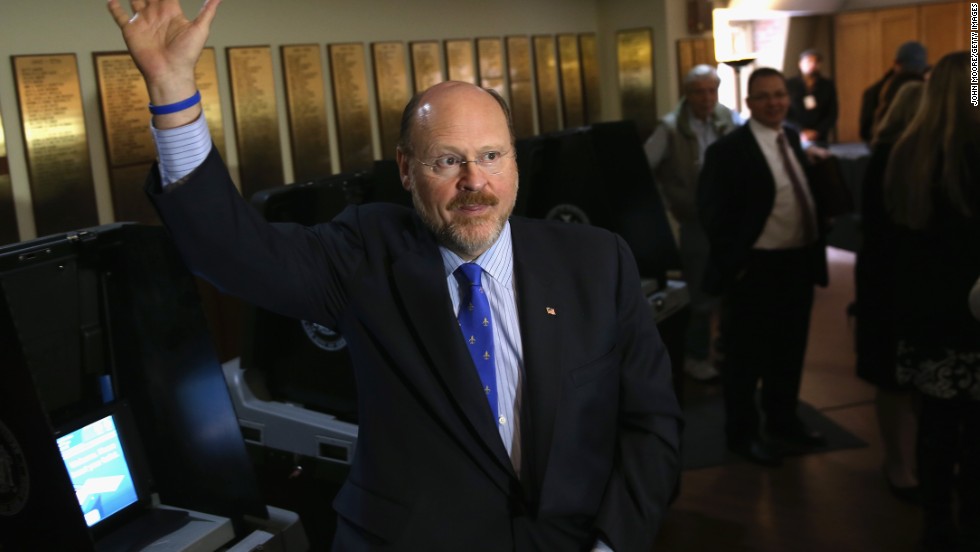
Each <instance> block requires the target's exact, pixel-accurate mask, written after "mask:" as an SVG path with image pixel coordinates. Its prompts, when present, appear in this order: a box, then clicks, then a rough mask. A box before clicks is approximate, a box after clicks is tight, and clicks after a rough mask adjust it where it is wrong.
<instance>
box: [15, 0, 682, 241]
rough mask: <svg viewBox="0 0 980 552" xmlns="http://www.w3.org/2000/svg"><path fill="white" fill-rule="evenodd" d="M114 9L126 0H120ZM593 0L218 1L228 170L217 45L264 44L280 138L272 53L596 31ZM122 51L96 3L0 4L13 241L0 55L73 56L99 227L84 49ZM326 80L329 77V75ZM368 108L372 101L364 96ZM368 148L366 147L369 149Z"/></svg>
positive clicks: (22, 171)
mask: <svg viewBox="0 0 980 552" xmlns="http://www.w3.org/2000/svg"><path fill="white" fill-rule="evenodd" d="M663 1H664V0H655V1H654V2H645V4H661V3H662V2H663ZM672 1H677V2H680V1H681V0H672ZM124 4H128V2H125V1H124ZM600 4H602V2H599V1H597V0H498V1H497V2H494V3H491V4H488V3H486V2H474V1H459V2H454V3H452V4H447V3H446V2H444V1H437V0H414V1H413V2H411V3H406V2H395V1H393V0H362V1H353V0H352V1H338V0H319V1H311V0H275V1H272V0H225V2H224V3H223V4H222V5H221V7H220V8H219V10H218V17H217V19H216V20H215V23H214V26H213V29H212V34H211V38H210V40H209V43H208V45H209V46H213V47H215V49H216V53H217V54H218V55H217V61H218V76H219V83H220V88H221V94H222V109H223V116H224V126H225V133H226V143H227V144H228V150H229V152H228V153H229V155H228V157H229V159H228V161H229V164H230V165H231V166H232V168H233V170H234V169H235V167H236V165H237V161H238V160H237V156H236V154H235V152H234V149H235V148H234V147H233V144H234V143H235V142H234V128H233V127H234V125H233V122H232V116H231V100H230V91H229V84H228V79H227V67H226V63H225V56H224V49H225V48H226V47H228V46H242V45H258V44H261V45H270V46H272V48H273V54H274V55H273V62H274V74H275V76H276V86H277V97H278V102H279V118H280V125H281V129H280V134H281V136H282V137H286V136H288V132H287V128H286V124H287V123H286V117H285V113H286V111H285V104H284V96H285V94H284V92H283V88H282V79H281V69H280V67H279V63H280V62H279V57H278V47H279V46H280V45H282V44H300V43H319V44H328V43H334V42H363V43H365V44H369V43H370V42H374V41H382V40H402V41H406V42H407V41H412V40H431V39H440V40H441V39H446V38H476V37H481V36H506V35H533V34H557V33H581V32H595V33H600V26H599V15H598V12H599V7H598V6H599V5H600ZM637 4H640V3H639V2H638V3H637ZM183 5H184V7H185V9H186V10H187V11H188V13H191V12H195V11H196V10H197V6H198V5H199V4H198V3H197V2H192V1H188V0H184V2H183ZM409 6H410V8H409ZM447 8H448V9H447ZM613 15H615V13H613ZM653 17H655V12H654V13H649V14H646V15H644V18H645V19H646V22H640V21H638V20H636V19H630V18H628V17H627V18H624V19H626V20H627V21H628V23H629V25H628V26H629V27H635V26H642V25H647V26H652V25H653V22H652V18H653ZM605 29H606V27H603V29H602V31H601V32H606V31H605ZM598 38H599V41H600V51H601V55H602V56H603V57H602V59H600V62H599V63H600V66H601V68H602V69H601V70H602V75H603V81H604V83H603V90H602V95H603V104H604V113H603V117H604V118H605V119H610V118H614V117H616V115H617V114H618V113H616V112H611V111H609V110H608V109H605V108H607V107H608V106H609V105H615V101H614V100H615V95H616V94H617V92H616V89H615V67H614V64H615V58H614V57H612V58H609V57H608V54H609V53H610V52H612V55H613V56H614V55H615V52H614V51H613V50H610V49H609V48H608V47H607V45H606V43H607V41H606V40H605V37H604V36H602V35H598ZM122 48H123V42H122V38H121V36H120V34H119V31H118V29H117V28H116V26H115V24H114V23H113V22H112V20H111V18H110V17H109V15H108V12H107V11H106V9H105V5H104V1H87V0H86V1H83V0H47V1H45V2H34V1H30V0H4V1H3V5H2V7H0V58H3V61H2V64H0V113H2V117H3V125H4V131H5V135H6V140H7V155H8V160H9V163H10V173H11V179H12V182H13V194H14V200H15V203H16V209H17V217H18V224H19V227H20V233H21V237H22V238H24V239H27V238H30V237H33V236H34V235H35V232H34V221H33V213H32V212H31V203H30V201H31V200H30V187H29V184H28V177H27V167H26V161H25V152H24V144H23V137H22V132H21V130H20V113H19V109H18V105H17V95H16V91H15V84H14V80H13V72H12V69H11V65H10V56H13V55H24V54H60V53H74V54H76V56H77V60H78V69H79V78H80V81H81V87H82V100H83V105H84V111H85V116H86V130H87V133H88V141H89V149H90V155H91V160H92V167H93V176H94V179H95V186H96V199H97V204H98V209H99V221H100V223H107V222H112V212H111V211H112V206H111V199H110V192H109V184H108V171H107V166H106V155H105V148H104V145H103V133H102V130H101V121H100V111H99V107H98V92H97V84H96V81H95V74H94V66H93V62H92V53H93V52H102V51H113V50H120V49H122ZM658 63H659V60H658ZM324 73H325V75H329V72H328V71H327V67H326V55H324ZM610 75H612V76H613V78H612V79H611V82H612V87H610V78H609V76H610ZM327 78H328V80H329V77H327ZM369 88H370V87H369ZM372 92H373V91H372ZM328 94H329V87H328ZM327 100H328V106H329V105H332V103H331V102H332V98H330V97H329V96H328V98H327ZM371 105H372V106H373V105H374V98H373V97H372V98H371ZM328 111H329V110H328ZM329 117H330V127H331V142H332V146H333V147H334V148H335V149H336V144H337V140H336V136H335V135H334V134H333V133H334V129H333V116H332V113H331V114H330V115H329ZM286 142H288V140H287V139H285V138H283V144H282V147H283V162H284V165H285V171H286V180H287V181H290V179H291V177H292V165H291V161H290V157H289V154H288V151H287V150H286V148H288V144H287V143H286ZM378 147H379V146H377V145H376V149H378ZM333 153H334V158H337V152H336V151H334V152H333Z"/></svg>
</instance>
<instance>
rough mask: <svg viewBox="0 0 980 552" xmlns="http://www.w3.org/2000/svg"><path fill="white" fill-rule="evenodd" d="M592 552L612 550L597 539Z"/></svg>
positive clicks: (608, 551) (611, 551)
mask: <svg viewBox="0 0 980 552" xmlns="http://www.w3.org/2000/svg"><path fill="white" fill-rule="evenodd" d="M592 552H613V549H612V548H610V547H609V545H608V544H606V543H604V542H603V541H602V540H601V539H599V540H596V541H595V546H593V547H592Z"/></svg>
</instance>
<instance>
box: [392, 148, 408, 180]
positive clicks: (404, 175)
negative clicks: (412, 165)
mask: <svg viewBox="0 0 980 552" xmlns="http://www.w3.org/2000/svg"><path fill="white" fill-rule="evenodd" d="M395 162H396V163H398V178H399V179H400V180H401V181H402V188H405V189H406V190H409V191H411V189H412V179H411V177H410V176H409V174H408V169H409V167H408V162H409V156H408V155H407V154H406V153H405V152H403V151H402V149H401V148H397V149H395Z"/></svg>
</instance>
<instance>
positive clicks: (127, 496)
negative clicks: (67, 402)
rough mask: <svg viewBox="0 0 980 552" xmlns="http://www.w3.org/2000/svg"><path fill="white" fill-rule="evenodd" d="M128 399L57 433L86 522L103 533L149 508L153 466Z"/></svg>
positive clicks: (96, 530) (103, 408) (102, 409)
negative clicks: (145, 454) (141, 443)
mask: <svg viewBox="0 0 980 552" xmlns="http://www.w3.org/2000/svg"><path fill="white" fill-rule="evenodd" d="M135 430H136V426H135V425H134V424H133V420H132V414H131V413H130V411H129V408H128V405H127V404H126V403H125V402H122V401H120V402H115V403H110V404H107V405H104V406H102V407H100V408H98V409H97V410H95V411H93V412H90V413H89V414H88V415H87V416H85V417H84V418H82V419H78V420H75V421H74V422H72V423H70V424H67V425H65V426H63V427H61V428H59V430H58V431H57V433H56V442H57V445H58V451H59V452H60V453H61V459H62V460H63V461H64V463H65V470H66V471H67V472H68V476H69V478H70V479H71V483H72V486H73V487H74V488H75V496H76V497H77V498H78V505H79V507H80V508H81V510H82V516H83V517H84V518H85V523H86V524H87V525H88V526H89V527H90V528H91V529H92V531H93V533H94V534H95V535H96V536H98V535H101V534H104V532H105V531H107V530H109V529H111V528H113V527H118V526H119V525H120V524H122V523H125V522H126V521H128V520H131V519H133V518H134V517H136V516H138V515H140V514H141V513H145V511H146V510H147V509H148V508H149V505H150V500H149V494H148V482H147V480H146V479H145V478H146V477H147V471H146V468H145V464H144V462H143V459H142V456H140V449H139V444H138V442H137V436H136V433H135Z"/></svg>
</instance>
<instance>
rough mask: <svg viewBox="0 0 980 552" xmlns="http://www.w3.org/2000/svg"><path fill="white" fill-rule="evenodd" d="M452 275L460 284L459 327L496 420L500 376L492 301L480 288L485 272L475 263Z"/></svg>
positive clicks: (457, 270)
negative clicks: (494, 342) (498, 376)
mask: <svg viewBox="0 0 980 552" xmlns="http://www.w3.org/2000/svg"><path fill="white" fill-rule="evenodd" d="M453 275H454V276H456V279H457V280H459V283H460V292H461V293H460V298H459V327H460V328H461V329H462V330H463V336H464V337H465V338H466V346H467V347H468V348H469V350H470V356H472V357H473V363H474V364H476V372H477V374H479V375H480V381H481V382H482V383H483V392H484V393H485V394H486V395H487V401H489V402H490V410H492V411H493V417H494V419H496V418H497V376H496V369H495V368H494V358H493V357H494V354H493V324H492V323H491V316H490V301H489V300H488V299H487V295H486V294H485V293H483V288H482V287H481V286H480V277H481V276H482V275H483V269H482V268H480V265H478V264H476V263H464V264H462V265H460V266H459V268H457V269H456V272H454V273H453Z"/></svg>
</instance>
